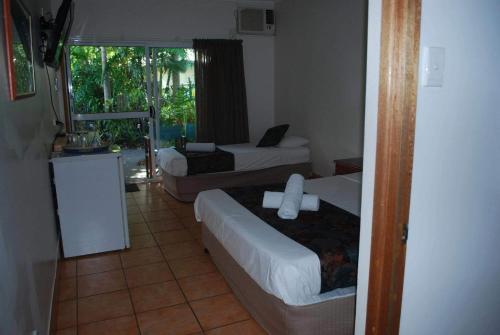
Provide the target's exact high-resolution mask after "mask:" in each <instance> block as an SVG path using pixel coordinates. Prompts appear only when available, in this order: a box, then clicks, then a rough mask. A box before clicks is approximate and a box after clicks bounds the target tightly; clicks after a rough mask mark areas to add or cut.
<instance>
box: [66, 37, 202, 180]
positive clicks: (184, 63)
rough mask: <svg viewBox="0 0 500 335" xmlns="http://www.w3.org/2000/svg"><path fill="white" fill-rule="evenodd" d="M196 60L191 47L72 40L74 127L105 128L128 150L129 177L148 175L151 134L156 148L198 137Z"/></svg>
mask: <svg viewBox="0 0 500 335" xmlns="http://www.w3.org/2000/svg"><path fill="white" fill-rule="evenodd" d="M193 64H194V54H193V51H192V49H190V48H158V47H149V46H110V45H70V46H69V47H68V52H67V79H68V92H69V97H70V109H71V121H72V129H73V131H79V130H97V131H99V132H100V133H101V134H102V136H103V137H105V138H106V139H107V140H108V141H110V142H111V143H112V144H114V146H115V147H120V149H121V150H122V152H123V155H124V159H125V170H126V174H128V175H129V176H128V177H130V178H134V177H136V178H137V179H141V178H144V177H145V168H143V167H142V166H144V163H145V162H144V151H143V150H144V147H143V146H144V143H145V141H144V137H145V136H149V139H150V142H151V144H150V145H151V148H150V149H151V152H154V149H159V148H162V147H167V146H171V145H174V144H175V141H176V140H177V139H179V138H180V137H182V136H186V137H187V138H188V139H189V140H194V137H195V121H196V120H195V115H196V112H195V89H194V68H193ZM127 164H128V165H127ZM129 165H130V166H129ZM153 166H154V159H153Z"/></svg>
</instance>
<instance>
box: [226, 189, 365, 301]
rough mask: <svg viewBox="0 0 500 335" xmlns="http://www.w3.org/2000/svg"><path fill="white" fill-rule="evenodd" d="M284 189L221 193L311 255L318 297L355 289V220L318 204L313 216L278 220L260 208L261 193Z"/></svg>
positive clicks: (270, 211) (304, 213) (304, 214)
mask: <svg viewBox="0 0 500 335" xmlns="http://www.w3.org/2000/svg"><path fill="white" fill-rule="evenodd" d="M284 189H285V185H283V184H279V185H267V186H250V187H235V188H228V189H225V190H224V191H225V192H226V193H227V194H229V195H230V196H231V197H232V198H233V199H235V200H236V201H237V202H239V203H240V204H241V205H242V206H244V207H245V208H247V209H248V210H249V211H250V212H252V213H253V214H254V215H256V216H257V217H259V218H260V219H261V220H262V221H264V222H266V223H267V224H269V225H270V226H272V227H273V228H274V229H276V230H278V231H279V232H280V233H282V234H284V235H286V236H288V237H289V238H291V239H292V240H294V241H295V242H297V243H300V244H301V245H303V246H304V247H306V248H308V249H310V250H312V251H313V252H315V253H316V254H317V255H318V257H319V259H320V262H321V293H324V292H328V291H331V290H334V289H336V288H341V287H349V286H355V285H356V278H357V268H358V251H359V217H358V216H356V215H354V214H351V213H349V212H347V211H345V210H343V209H341V208H338V207H337V206H334V205H332V204H329V203H327V202H325V201H322V200H321V203H320V209H319V211H317V212H307V211H300V213H299V216H298V218H297V219H295V220H283V219H281V218H280V217H278V214H277V213H278V210H277V209H269V208H263V207H262V199H263V197H264V191H278V192H280V191H283V190H284Z"/></svg>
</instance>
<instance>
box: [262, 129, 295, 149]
mask: <svg viewBox="0 0 500 335" xmlns="http://www.w3.org/2000/svg"><path fill="white" fill-rule="evenodd" d="M289 127H290V125H289V124H282V125H279V126H274V127H272V128H269V129H268V130H266V133H265V134H264V136H262V138H261V139H260V141H259V143H258V144H257V147H274V146H275V145H278V144H279V143H280V142H281V140H282V139H283V137H284V136H285V133H286V131H287V130H288V128H289Z"/></svg>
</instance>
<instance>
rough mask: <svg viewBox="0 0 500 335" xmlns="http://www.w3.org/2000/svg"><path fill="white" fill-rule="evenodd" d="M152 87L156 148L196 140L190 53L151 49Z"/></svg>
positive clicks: (192, 66) (184, 49)
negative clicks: (153, 86) (183, 139)
mask: <svg viewBox="0 0 500 335" xmlns="http://www.w3.org/2000/svg"><path fill="white" fill-rule="evenodd" d="M152 53H153V63H154V66H153V68H152V71H153V76H152V77H153V78H155V79H156V83H155V85H156V87H155V89H154V90H153V91H154V93H153V100H154V101H155V104H156V110H157V111H159V120H158V121H159V137H160V138H159V144H160V147H167V146H171V145H174V144H175V140H176V139H178V138H180V137H181V136H186V137H187V140H188V141H191V142H192V141H195V137H196V131H195V127H196V109H195V87H194V52H193V49H186V48H153V49H152Z"/></svg>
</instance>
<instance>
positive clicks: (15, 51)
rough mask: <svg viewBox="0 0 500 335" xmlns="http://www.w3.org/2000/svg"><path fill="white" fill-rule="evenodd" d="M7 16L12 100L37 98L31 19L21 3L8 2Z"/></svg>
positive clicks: (4, 2) (6, 41)
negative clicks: (35, 95) (34, 96)
mask: <svg viewBox="0 0 500 335" xmlns="http://www.w3.org/2000/svg"><path fill="white" fill-rule="evenodd" d="M3 15H4V32H5V44H6V45H5V50H6V53H7V55H6V56H7V75H8V80H9V96H10V99H11V100H17V99H21V98H26V97H30V96H33V95H34V94H35V69H34V58H33V34H32V30H31V15H30V13H29V11H28V9H27V8H26V6H25V5H24V4H23V3H22V2H21V0H4V1H3Z"/></svg>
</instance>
